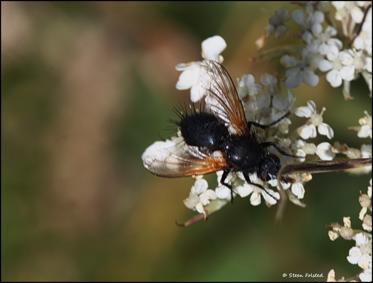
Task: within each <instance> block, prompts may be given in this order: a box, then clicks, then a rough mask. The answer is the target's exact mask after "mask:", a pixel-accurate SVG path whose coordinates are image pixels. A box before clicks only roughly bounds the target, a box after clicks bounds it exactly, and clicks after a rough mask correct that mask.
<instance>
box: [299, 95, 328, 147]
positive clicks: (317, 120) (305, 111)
mask: <svg viewBox="0 0 373 283" xmlns="http://www.w3.org/2000/svg"><path fill="white" fill-rule="evenodd" d="M325 110H326V109H325V107H324V108H323V109H322V110H321V112H320V113H317V109H316V104H315V102H313V101H312V100H310V101H308V102H307V106H303V107H298V108H297V109H296V110H295V115H296V116H298V117H305V118H309V120H308V121H307V123H306V124H305V125H303V126H301V127H299V128H298V129H297V132H298V134H299V136H300V137H302V138H303V139H305V140H306V139H309V138H315V137H316V136H317V131H316V128H317V130H318V132H319V134H320V135H324V136H327V137H328V138H329V139H331V138H333V136H334V131H333V129H332V128H331V127H330V126H329V125H328V124H326V123H324V122H323V118H322V116H323V114H324V112H325Z"/></svg>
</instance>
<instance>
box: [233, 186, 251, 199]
mask: <svg viewBox="0 0 373 283" xmlns="http://www.w3.org/2000/svg"><path fill="white" fill-rule="evenodd" d="M235 191H236V192H237V194H238V195H239V196H240V197H242V198H245V197H247V196H248V195H249V194H251V193H252V191H253V188H252V186H249V185H248V184H244V185H242V186H238V187H236V189H235Z"/></svg>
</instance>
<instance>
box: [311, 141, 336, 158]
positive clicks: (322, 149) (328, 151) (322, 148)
mask: <svg viewBox="0 0 373 283" xmlns="http://www.w3.org/2000/svg"><path fill="white" fill-rule="evenodd" d="M316 154H317V155H318V156H319V157H320V159H321V160H333V158H334V157H335V153H334V152H333V151H332V146H331V144H330V143H328V142H322V143H320V144H319V145H318V146H317V148H316Z"/></svg>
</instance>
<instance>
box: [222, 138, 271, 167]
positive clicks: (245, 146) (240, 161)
mask: <svg viewBox="0 0 373 283" xmlns="http://www.w3.org/2000/svg"><path fill="white" fill-rule="evenodd" d="M224 151H225V153H226V156H227V159H228V163H229V164H230V165H231V166H232V167H233V168H235V169H239V170H246V169H251V168H253V167H257V166H258V165H259V163H260V160H261V159H262V157H263V154H264V151H263V149H262V147H260V145H259V144H258V143H257V142H256V141H255V140H254V139H250V138H249V137H246V136H235V135H232V136H230V137H229V138H228V139H227V140H226V141H225V144H224Z"/></svg>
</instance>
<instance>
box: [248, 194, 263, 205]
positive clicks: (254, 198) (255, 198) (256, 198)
mask: <svg viewBox="0 0 373 283" xmlns="http://www.w3.org/2000/svg"><path fill="white" fill-rule="evenodd" d="M250 203H251V205H253V206H257V205H259V204H260V203H261V197H260V193H258V192H257V191H254V192H253V193H252V194H251V197H250Z"/></svg>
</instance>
